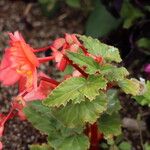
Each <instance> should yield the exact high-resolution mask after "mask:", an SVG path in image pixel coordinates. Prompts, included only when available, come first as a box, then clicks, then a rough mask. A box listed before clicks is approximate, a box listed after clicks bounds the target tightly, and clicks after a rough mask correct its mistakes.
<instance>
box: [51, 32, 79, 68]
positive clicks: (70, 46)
mask: <svg viewBox="0 0 150 150" xmlns="http://www.w3.org/2000/svg"><path fill="white" fill-rule="evenodd" d="M80 46H81V43H80V42H79V41H78V39H77V38H76V36H75V34H67V33H66V34H65V38H58V39H56V40H55V41H54V42H53V44H52V46H51V49H52V51H53V56H54V57H55V61H56V62H57V68H58V69H59V70H61V71H64V70H65V68H66V66H67V64H68V62H67V60H66V59H65V58H64V54H65V52H66V50H69V51H71V52H76V51H77V50H78V49H79V47H80Z"/></svg>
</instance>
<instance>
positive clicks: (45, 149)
mask: <svg viewBox="0 0 150 150" xmlns="http://www.w3.org/2000/svg"><path fill="white" fill-rule="evenodd" d="M29 147H30V150H52V148H50V146H49V145H47V144H42V145H38V144H33V145H30V146H29Z"/></svg>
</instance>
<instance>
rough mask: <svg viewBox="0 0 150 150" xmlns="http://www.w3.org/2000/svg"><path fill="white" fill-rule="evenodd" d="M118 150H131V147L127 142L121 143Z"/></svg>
mask: <svg viewBox="0 0 150 150" xmlns="http://www.w3.org/2000/svg"><path fill="white" fill-rule="evenodd" d="M119 149H120V150H130V149H132V146H131V144H130V143H129V142H122V143H121V144H119Z"/></svg>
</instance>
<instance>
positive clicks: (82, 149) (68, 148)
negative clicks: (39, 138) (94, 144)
mask: <svg viewBox="0 0 150 150" xmlns="http://www.w3.org/2000/svg"><path fill="white" fill-rule="evenodd" d="M48 143H50V144H52V145H53V146H54V148H55V149H56V150H87V149H88V148H89V146H90V143H89V140H88V137H86V136H85V135H83V134H81V135H78V134H73V135H71V136H70V137H62V138H61V137H60V138H55V137H54V136H49V137H48Z"/></svg>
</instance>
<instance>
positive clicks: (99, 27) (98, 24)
mask: <svg viewBox="0 0 150 150" xmlns="http://www.w3.org/2000/svg"><path fill="white" fill-rule="evenodd" d="M94 2H95V9H94V10H93V12H92V13H91V14H90V16H89V18H88V20H87V23H86V35H90V36H92V37H95V38H97V37H102V36H105V35H107V34H108V33H110V32H111V31H112V30H114V29H116V28H117V27H118V25H119V24H120V20H118V19H116V18H115V17H113V16H112V15H111V13H110V12H108V11H107V9H106V8H105V6H104V5H103V4H102V3H101V2H100V0H95V1H94Z"/></svg>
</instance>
